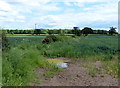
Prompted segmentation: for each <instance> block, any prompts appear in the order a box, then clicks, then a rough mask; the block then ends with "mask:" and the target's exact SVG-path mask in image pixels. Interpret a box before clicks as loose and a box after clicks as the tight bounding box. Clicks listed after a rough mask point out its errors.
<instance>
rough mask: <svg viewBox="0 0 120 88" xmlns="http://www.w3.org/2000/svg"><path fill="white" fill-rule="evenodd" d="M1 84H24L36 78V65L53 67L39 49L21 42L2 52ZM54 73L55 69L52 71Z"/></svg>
mask: <svg viewBox="0 0 120 88" xmlns="http://www.w3.org/2000/svg"><path fill="white" fill-rule="evenodd" d="M2 59H3V68H2V69H3V73H2V75H3V85H4V86H24V85H29V83H30V81H32V80H33V79H35V78H36V76H37V75H36V74H35V72H33V70H35V69H36V68H37V67H40V68H47V69H53V68H55V67H54V66H53V65H51V64H49V63H48V62H47V61H46V60H45V58H44V57H43V56H42V55H41V53H40V51H39V50H38V49H37V48H36V46H34V43H33V44H32V45H31V44H29V43H23V44H20V45H18V46H17V47H12V48H11V49H10V50H9V51H6V52H4V53H3V57H2ZM54 73H55V71H54Z"/></svg>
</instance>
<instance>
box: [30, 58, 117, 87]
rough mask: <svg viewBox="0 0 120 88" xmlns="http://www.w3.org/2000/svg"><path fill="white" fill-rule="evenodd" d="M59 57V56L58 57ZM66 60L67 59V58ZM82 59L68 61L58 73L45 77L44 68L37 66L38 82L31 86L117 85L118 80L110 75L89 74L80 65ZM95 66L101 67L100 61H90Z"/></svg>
mask: <svg viewBox="0 0 120 88" xmlns="http://www.w3.org/2000/svg"><path fill="white" fill-rule="evenodd" d="M60 59H61V58H60ZM67 60H68V59H67ZM82 63H84V62H83V61H81V62H80V61H79V62H77V63H71V62H68V68H65V69H63V70H62V71H61V72H60V73H59V74H58V75H55V76H54V77H52V78H49V79H46V78H45V77H44V75H43V74H44V72H45V70H43V69H40V68H38V69H37V71H36V72H37V73H38V74H39V77H40V80H42V83H40V84H36V83H34V84H32V85H33V86H118V80H117V79H116V78H113V77H112V76H111V75H108V74H104V76H101V75H100V74H97V75H96V76H95V77H92V76H91V75H89V73H88V71H87V68H86V67H84V66H83V65H82ZM89 64H94V65H95V66H96V68H99V69H101V62H100V61H96V62H91V63H89Z"/></svg>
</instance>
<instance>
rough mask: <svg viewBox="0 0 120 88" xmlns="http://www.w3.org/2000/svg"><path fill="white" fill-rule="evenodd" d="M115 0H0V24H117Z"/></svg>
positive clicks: (21, 26) (96, 26) (27, 26)
mask: <svg viewBox="0 0 120 88" xmlns="http://www.w3.org/2000/svg"><path fill="white" fill-rule="evenodd" d="M118 2H119V0H0V28H4V29H33V28H35V24H36V28H45V29H72V28H73V27H75V26H77V27H79V28H80V29H82V28H84V27H91V28H93V29H106V30H109V28H110V27H112V26H113V27H118Z"/></svg>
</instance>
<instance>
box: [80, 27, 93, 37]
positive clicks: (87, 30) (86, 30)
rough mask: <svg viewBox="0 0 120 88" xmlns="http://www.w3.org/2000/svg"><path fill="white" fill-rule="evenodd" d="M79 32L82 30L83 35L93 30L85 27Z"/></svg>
mask: <svg viewBox="0 0 120 88" xmlns="http://www.w3.org/2000/svg"><path fill="white" fill-rule="evenodd" d="M81 32H82V34H84V35H85V36H87V35H88V34H92V33H93V30H92V28H89V27H85V28H84V29H82V31H81Z"/></svg>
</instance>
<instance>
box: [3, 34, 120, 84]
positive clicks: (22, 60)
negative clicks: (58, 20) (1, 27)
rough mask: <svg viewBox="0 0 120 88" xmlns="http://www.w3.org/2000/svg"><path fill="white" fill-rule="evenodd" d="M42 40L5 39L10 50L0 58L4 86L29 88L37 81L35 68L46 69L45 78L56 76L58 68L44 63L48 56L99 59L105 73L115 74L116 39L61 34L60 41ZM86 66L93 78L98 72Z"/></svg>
mask: <svg viewBox="0 0 120 88" xmlns="http://www.w3.org/2000/svg"><path fill="white" fill-rule="evenodd" d="M44 38H45V36H36V37H35V36H34V37H33V36H31V37H28V36H27V37H26V36H22V37H19V36H16V37H15V36H14V37H9V36H8V39H9V42H10V45H11V49H10V50H9V51H6V52H3V57H2V60H3V73H2V76H3V80H2V81H3V85H4V86H23V85H29V82H30V81H31V80H33V79H35V78H36V74H35V73H34V72H33V70H34V69H36V68H37V67H40V68H43V69H46V70H47V71H46V72H45V73H44V76H45V77H52V76H54V75H56V74H57V73H58V72H59V69H58V68H57V67H55V66H54V65H53V64H50V63H51V61H47V60H46V58H47V57H49V58H55V57H67V58H72V59H73V60H75V59H83V60H86V61H98V60H100V61H102V62H103V63H104V65H103V68H104V69H105V70H106V71H108V74H111V75H117V72H118V68H117V65H116V62H114V61H116V59H115V57H114V56H115V55H117V54H118V53H119V52H118V37H117V36H95V35H94V36H92V35H90V36H87V37H83V36H82V37H77V38H72V37H71V36H67V37H66V36H65V35H64V36H62V37H61V36H58V38H59V40H61V41H57V42H52V43H50V44H42V43H41V41H42V40H43V39H44ZM64 38H65V41H64ZM49 62H50V63H49ZM52 62H53V61H52ZM55 62H59V61H55ZM88 66H89V65H88ZM89 67H90V68H89V69H88V71H89V73H90V74H91V75H92V76H95V75H96V74H97V73H98V70H97V69H96V68H95V67H94V66H89ZM111 70H112V71H111Z"/></svg>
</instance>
